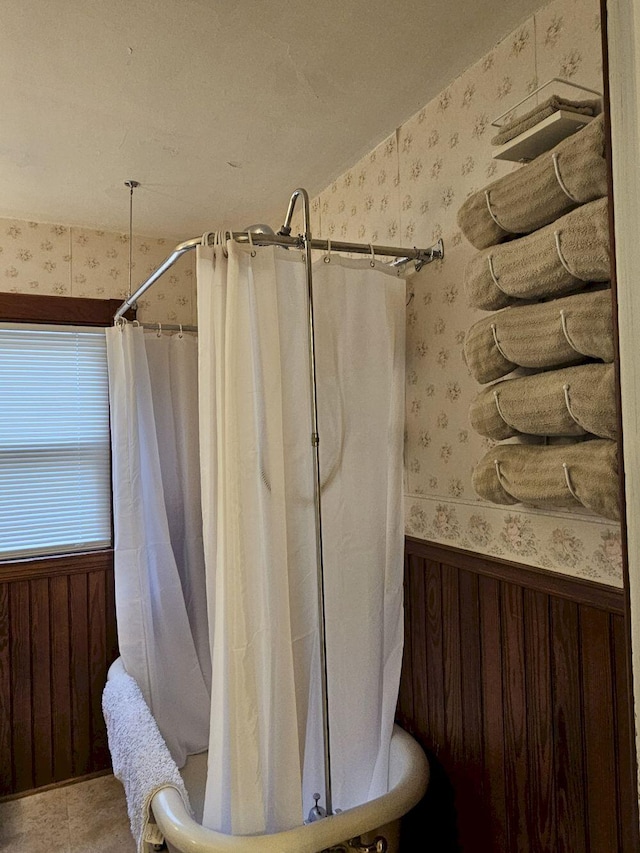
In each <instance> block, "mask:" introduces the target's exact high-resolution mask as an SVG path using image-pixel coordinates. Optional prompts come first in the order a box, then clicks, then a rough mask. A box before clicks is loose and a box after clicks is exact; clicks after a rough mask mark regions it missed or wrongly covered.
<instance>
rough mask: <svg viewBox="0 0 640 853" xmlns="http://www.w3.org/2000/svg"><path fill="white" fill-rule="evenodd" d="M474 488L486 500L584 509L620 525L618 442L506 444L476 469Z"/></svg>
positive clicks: (604, 440) (605, 440) (488, 455)
mask: <svg viewBox="0 0 640 853" xmlns="http://www.w3.org/2000/svg"><path fill="white" fill-rule="evenodd" d="M472 483H473V487H474V489H475V490H476V492H477V493H478V495H479V496H480V497H481V498H483V499H484V500H487V501H491V503H497V504H507V505H508V504H514V503H524V504H530V505H533V506H537V507H543V508H552V507H568V508H571V507H574V508H575V507H578V506H584V507H586V508H587V509H590V510H591V511H592V512H594V513H596V514H597V515H602V516H604V517H605V518H611V519H615V520H618V519H619V517H620V508H619V504H618V458H617V445H616V442H615V441H608V440H607V439H600V438H598V439H592V440H590V441H580V442H577V443H575V444H561V445H550V446H545V445H524V444H501V445H498V446H497V447H494V448H493V449H492V450H490V451H489V453H487V454H486V455H485V456H484V457H483V458H482V459H481V460H480V462H479V463H478V465H477V466H476V468H475V470H474V472H473V476H472Z"/></svg>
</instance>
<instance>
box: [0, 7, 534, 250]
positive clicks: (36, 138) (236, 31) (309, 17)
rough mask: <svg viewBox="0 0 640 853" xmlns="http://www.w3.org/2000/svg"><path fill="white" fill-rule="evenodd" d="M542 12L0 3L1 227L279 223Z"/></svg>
mask: <svg viewBox="0 0 640 853" xmlns="http://www.w3.org/2000/svg"><path fill="white" fill-rule="evenodd" d="M539 5H540V0H509V2H504V0H448V2H444V0H440V2H433V0H431V1H430V2H429V1H428V0H396V2H392V0H315V2H310V1H309V0H307V1H305V0H298V2H295V3H284V2H282V0H260V2H258V0H241V2H240V1H239V2H231V0H226V2H224V0H83V2H80V0H49V2H47V3H43V2H42V0H21V2H15V0H0V14H1V22H2V27H1V29H0V97H1V104H2V107H1V112H0V188H1V189H0V216H2V217H17V218H21V219H35V220H40V221H50V222H61V223H65V224H71V225H85V226H88V227H101V228H105V229H111V230H114V229H115V230H119V229H122V230H126V229H127V228H128V190H127V189H126V188H125V187H124V185H123V182H124V181H125V180H126V179H127V178H134V179H136V180H138V181H140V183H141V188H140V189H139V190H137V191H136V195H135V208H134V210H135V213H134V229H135V231H136V232H138V233H142V234H149V235H162V236H170V237H176V238H179V239H186V238H188V237H192V236H194V235H196V234H198V233H201V232H202V231H204V230H213V229H215V228H218V227H221V226H222V225H225V226H227V227H243V226H245V225H247V224H249V223H250V222H255V221H265V220H266V221H269V222H271V223H272V224H278V223H279V222H280V221H281V220H282V217H283V216H284V212H285V209H286V204H287V201H288V197H289V194H290V192H291V190H293V189H294V188H295V187H296V186H305V187H306V188H307V189H308V190H309V191H310V192H311V193H314V192H317V191H319V190H320V189H322V188H324V187H325V186H326V185H327V184H328V183H329V182H330V181H331V180H332V179H333V178H334V177H335V176H336V175H338V174H340V173H341V172H342V171H343V170H344V169H345V168H347V167H348V166H349V165H350V164H351V163H353V162H354V161H355V160H356V159H357V158H359V157H360V156H362V155H363V154H365V153H366V152H367V151H369V150H370V149H371V148H373V147H374V145H375V144H376V143H378V142H379V141H380V140H381V139H383V138H384V137H385V136H386V135H388V134H389V133H390V132H392V131H393V129H394V127H396V126H397V125H399V124H400V123H401V122H402V121H404V120H405V119H406V118H408V117H409V116H411V115H412V114H413V113H414V112H416V110H418V109H419V108H420V107H421V106H423V105H424V104H425V103H426V102H427V101H428V100H430V99H431V98H432V97H433V96H434V95H436V94H437V93H438V92H439V91H440V90H441V89H442V88H443V87H444V86H445V85H446V84H447V83H448V82H450V81H451V80H452V79H453V78H455V77H456V76H457V75H458V74H459V73H460V72H461V71H463V70H464V69H465V68H466V67H468V66H469V65H471V64H472V63H473V62H474V61H475V60H476V59H478V58H479V57H480V56H481V55H482V54H483V53H485V52H486V51H487V50H489V49H490V48H491V47H492V46H493V45H494V44H495V43H496V42H497V41H499V39H500V38H501V36H503V35H504V34H506V33H508V32H509V31H510V30H512V29H513V28H514V27H515V26H517V25H518V23H519V22H521V21H523V20H524V19H525V18H526V17H527V16H528V15H529V14H531V13H532V11H534V9H535V8H536V7H537V6H539Z"/></svg>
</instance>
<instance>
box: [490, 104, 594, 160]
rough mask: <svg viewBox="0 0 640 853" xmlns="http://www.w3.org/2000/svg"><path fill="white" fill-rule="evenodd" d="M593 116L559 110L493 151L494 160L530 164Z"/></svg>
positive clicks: (583, 125)
mask: <svg viewBox="0 0 640 853" xmlns="http://www.w3.org/2000/svg"><path fill="white" fill-rule="evenodd" d="M592 118H594V117H593V116H586V115H580V114H579V113H572V112H569V111H568V110H558V112H555V113H553V115H550V116H547V118H545V119H543V120H542V121H541V122H540V123H539V124H536V125H535V127H531V128H529V130H525V132H524V133H521V134H519V135H518V136H515V137H514V138H513V139H510V140H509V141H508V142H505V143H504V145H499V146H498V147H497V148H494V149H493V154H492V157H493V159H494V160H512V161H513V162H515V163H528V162H529V161H530V160H534V159H535V158H536V157H537V156H538V155H539V154H543V153H544V152H545V151H548V150H549V149H550V148H553V147H554V145H557V144H558V142H561V141H562V140H563V139H565V138H566V137H567V136H571V134H572V133H575V132H576V131H577V130H580V129H581V128H583V127H585V125H587V124H588V123H589V122H590V121H591V120H592Z"/></svg>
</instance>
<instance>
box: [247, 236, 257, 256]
mask: <svg viewBox="0 0 640 853" xmlns="http://www.w3.org/2000/svg"><path fill="white" fill-rule="evenodd" d="M247 237H248V238H249V245H250V246H251V257H252V258H255V256H256V250H255V249H254V248H253V237H252V236H251V231H247Z"/></svg>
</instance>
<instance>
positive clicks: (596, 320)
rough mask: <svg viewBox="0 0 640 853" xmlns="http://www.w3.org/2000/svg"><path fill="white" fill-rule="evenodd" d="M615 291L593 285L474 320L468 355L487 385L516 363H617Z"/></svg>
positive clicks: (467, 343)
mask: <svg viewBox="0 0 640 853" xmlns="http://www.w3.org/2000/svg"><path fill="white" fill-rule="evenodd" d="M611 313H612V312H611V290H610V289H609V288H605V289H601V290H600V289H599V290H589V291H585V292H584V293H576V294H575V295H574V296H566V297H565V298H564V299H553V300H551V301H549V302H540V303H537V304H533V305H516V306H514V307H513V308H506V309H505V310H504V311H499V312H498V313H497V314H492V315H490V316H488V317H485V318H484V319H482V320H480V321H479V322H478V323H475V324H474V325H473V326H471V328H470V329H469V330H468V332H467V334H466V337H465V341H464V358H465V361H466V363H467V366H468V368H469V370H470V371H471V374H472V375H473V377H474V378H475V379H476V381H477V382H480V383H482V384H484V383H486V382H492V381H493V380H494V379H499V378H500V377H501V376H506V374H507V373H511V371H512V370H515V368H516V367H529V368H534V369H536V370H540V369H543V368H550V367H565V366H568V365H572V364H579V363H581V362H583V361H585V360H586V359H587V358H595V359H599V360H600V361H604V362H606V363H609V362H612V361H613V358H614V352H613V328H612V321H611Z"/></svg>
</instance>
